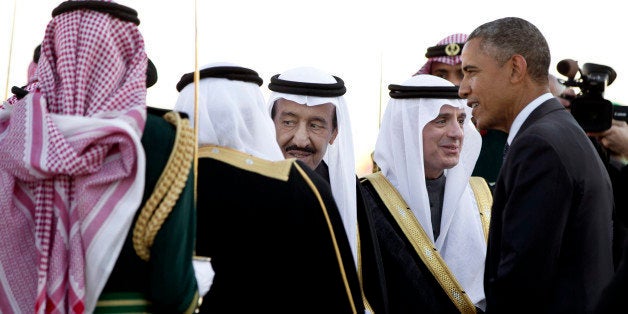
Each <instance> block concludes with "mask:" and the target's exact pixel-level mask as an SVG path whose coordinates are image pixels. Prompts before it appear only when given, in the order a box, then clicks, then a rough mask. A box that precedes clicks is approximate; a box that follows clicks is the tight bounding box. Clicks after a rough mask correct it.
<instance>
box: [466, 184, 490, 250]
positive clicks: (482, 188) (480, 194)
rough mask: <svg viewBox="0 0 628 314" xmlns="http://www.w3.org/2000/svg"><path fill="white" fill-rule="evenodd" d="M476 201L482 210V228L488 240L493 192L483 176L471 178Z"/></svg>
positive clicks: (485, 238)
mask: <svg viewBox="0 0 628 314" xmlns="http://www.w3.org/2000/svg"><path fill="white" fill-rule="evenodd" d="M469 183H470V184H471V189H473V195H475V201H476V202H477V203H478V210H479V211H480V220H481V221H482V230H483V231H484V240H486V241H488V228H489V226H490V224H491V206H493V193H491V189H490V188H489V187H488V183H486V180H484V178H482V177H471V178H470V179H469Z"/></svg>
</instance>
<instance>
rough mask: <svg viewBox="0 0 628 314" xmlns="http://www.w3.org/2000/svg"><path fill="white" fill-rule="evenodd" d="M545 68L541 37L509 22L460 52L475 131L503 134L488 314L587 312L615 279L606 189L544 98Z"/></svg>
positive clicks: (573, 128) (590, 157) (577, 136)
mask: <svg viewBox="0 0 628 314" xmlns="http://www.w3.org/2000/svg"><path fill="white" fill-rule="evenodd" d="M549 65H550V52H549V47H548V44H547V42H546V40H545V38H544V37H543V35H542V34H541V32H540V31H539V30H538V29H537V28H536V27H535V26H534V25H532V24H531V23H529V22H528V21H526V20H523V19H520V18H514V17H508V18H502V19H498V20H495V21H492V22H489V23H486V24H483V25H481V26H479V27H478V28H476V29H475V30H474V31H473V32H472V33H471V34H470V35H469V38H468V40H467V43H466V44H465V46H464V48H463V52H462V68H463V72H464V78H463V80H462V83H461V85H460V90H459V94H460V96H461V97H463V98H467V105H468V106H470V107H471V108H473V116H474V117H475V119H476V121H477V125H478V127H479V128H481V129H489V128H491V129H498V130H503V131H505V132H508V133H509V135H508V140H507V146H506V148H507V150H506V151H507V154H506V156H505V160H504V163H503V166H502V169H501V172H500V174H499V176H498V178H497V182H496V185H495V190H494V195H493V208H492V217H491V227H490V232H489V241H488V252H487V257H486V268H485V274H484V285H485V288H484V289H485V292H486V302H487V308H486V311H487V312H489V313H510V312H518V311H530V310H533V311H535V312H543V313H582V312H591V311H593V307H594V306H595V303H596V302H597V300H598V298H599V297H600V293H601V291H602V289H603V288H604V286H605V285H606V284H607V283H608V282H609V280H610V278H611V276H612V274H613V260H612V251H611V245H612V235H611V232H612V221H611V215H612V210H613V194H612V187H611V183H610V180H609V177H608V174H607V172H606V170H605V168H604V164H603V163H602V161H601V159H600V157H599V155H598V154H597V152H596V150H595V148H594V147H593V145H592V143H591V141H590V140H589V139H588V138H587V136H586V134H585V133H584V131H583V130H582V129H581V128H580V126H579V125H578V124H577V122H576V121H575V120H574V119H573V117H572V116H571V115H570V114H569V112H567V111H566V110H565V109H564V107H563V106H562V105H561V104H560V102H559V101H558V100H557V99H556V98H554V97H552V95H551V94H550V92H549V86H548V69H549ZM508 147H509V148H508Z"/></svg>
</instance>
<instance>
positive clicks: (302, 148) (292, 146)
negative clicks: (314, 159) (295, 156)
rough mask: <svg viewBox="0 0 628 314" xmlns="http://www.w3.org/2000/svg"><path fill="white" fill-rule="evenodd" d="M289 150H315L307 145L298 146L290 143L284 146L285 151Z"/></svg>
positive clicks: (311, 152) (311, 151)
mask: <svg viewBox="0 0 628 314" xmlns="http://www.w3.org/2000/svg"><path fill="white" fill-rule="evenodd" d="M291 150H297V151H302V152H306V153H310V154H314V153H315V152H316V150H314V149H313V148H311V147H309V146H305V147H299V146H297V145H290V146H288V147H286V152H289V151H291Z"/></svg>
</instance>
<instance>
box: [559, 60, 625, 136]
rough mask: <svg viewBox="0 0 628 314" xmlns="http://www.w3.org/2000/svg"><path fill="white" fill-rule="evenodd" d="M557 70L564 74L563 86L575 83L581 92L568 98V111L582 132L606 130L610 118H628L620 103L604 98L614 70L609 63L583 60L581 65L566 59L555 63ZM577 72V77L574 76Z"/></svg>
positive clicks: (611, 119) (615, 74) (612, 78)
mask: <svg viewBox="0 0 628 314" xmlns="http://www.w3.org/2000/svg"><path fill="white" fill-rule="evenodd" d="M556 68H557V70H558V72H560V74H562V75H565V76H567V78H568V80H567V81H563V82H561V83H563V84H564V85H565V86H569V87H578V88H579V89H580V93H579V94H578V95H576V97H575V98H574V99H572V100H571V107H570V108H571V114H572V115H573V117H574V118H575V119H576V121H577V122H578V124H580V126H581V127H582V129H583V130H584V131H585V132H601V131H605V130H608V129H609V128H610V127H611V125H612V122H613V119H616V120H622V121H628V110H627V109H626V108H623V107H622V106H613V103H611V102H610V101H609V100H607V99H604V90H605V89H606V87H607V86H609V85H611V83H613V81H614V80H615V78H616V77H617V73H615V70H613V69H612V68H611V67H608V66H605V65H601V64H595V63H585V64H584V65H583V66H582V69H580V68H578V64H577V62H576V61H573V60H570V59H566V60H563V61H561V62H559V63H558V65H557V66H556ZM577 72H580V77H579V79H578V80H576V79H575V75H576V73H577Z"/></svg>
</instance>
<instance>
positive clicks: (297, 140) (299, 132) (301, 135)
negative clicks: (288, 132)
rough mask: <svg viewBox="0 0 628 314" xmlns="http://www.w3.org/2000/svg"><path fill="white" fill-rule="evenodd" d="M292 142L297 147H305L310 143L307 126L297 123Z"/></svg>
mask: <svg viewBox="0 0 628 314" xmlns="http://www.w3.org/2000/svg"><path fill="white" fill-rule="evenodd" d="M293 142H294V144H295V145H297V146H299V147H305V146H307V145H308V144H310V134H309V132H308V131H307V126H306V125H305V124H303V123H301V124H299V125H298V126H297V128H296V130H295V131H294V138H293Z"/></svg>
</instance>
